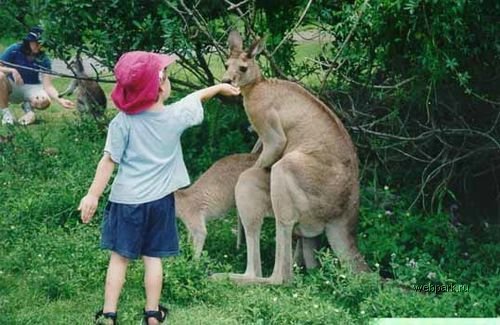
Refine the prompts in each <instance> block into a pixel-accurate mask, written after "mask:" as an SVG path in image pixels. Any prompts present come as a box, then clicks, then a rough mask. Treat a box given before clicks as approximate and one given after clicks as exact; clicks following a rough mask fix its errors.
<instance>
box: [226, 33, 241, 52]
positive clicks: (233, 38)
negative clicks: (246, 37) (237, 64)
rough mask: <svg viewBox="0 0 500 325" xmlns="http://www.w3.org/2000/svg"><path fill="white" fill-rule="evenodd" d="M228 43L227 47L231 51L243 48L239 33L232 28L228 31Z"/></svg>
mask: <svg viewBox="0 0 500 325" xmlns="http://www.w3.org/2000/svg"><path fill="white" fill-rule="evenodd" d="M227 42H228V44H229V49H230V50H231V52H233V51H241V50H242V48H243V40H242V39H241V35H240V33H238V31H236V30H233V31H231V33H229V38H228V40H227Z"/></svg>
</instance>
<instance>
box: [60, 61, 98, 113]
mask: <svg viewBox="0 0 500 325" xmlns="http://www.w3.org/2000/svg"><path fill="white" fill-rule="evenodd" d="M70 68H71V69H72V70H73V72H74V73H75V75H76V77H78V78H84V79H74V80H73V81H72V82H71V83H70V84H69V86H68V88H67V89H66V90H65V91H64V92H63V93H61V94H60V95H59V97H62V96H66V95H71V94H72V93H73V92H75V90H76V109H77V110H78V111H79V112H80V113H82V114H85V113H88V114H91V115H92V116H93V117H94V118H96V119H97V118H99V117H101V116H102V115H103V114H104V111H105V109H106V104H107V99H106V94H105V93H104V91H103V90H102V88H101V86H100V85H99V83H98V82H97V81H94V80H85V78H89V76H88V75H87V73H85V71H84V68H83V64H82V61H81V59H80V57H78V56H77V58H76V59H75V60H74V61H73V62H72V63H71V64H70Z"/></svg>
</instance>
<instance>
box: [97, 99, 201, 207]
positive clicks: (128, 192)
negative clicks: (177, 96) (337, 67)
mask: <svg viewBox="0 0 500 325" xmlns="http://www.w3.org/2000/svg"><path fill="white" fill-rule="evenodd" d="M202 121H203V107H202V105H201V101H200V99H199V96H198V95H196V94H191V95H189V96H186V97H185V98H183V99H182V100H180V101H178V102H176V103H174V104H172V105H167V106H165V107H164V109H163V110H162V111H159V112H150V111H145V112H142V113H139V114H133V115H128V114H125V113H123V112H120V113H118V114H117V115H116V116H115V118H114V119H113V120H112V121H111V123H110V125H109V128H108V135H107V138H106V145H105V147H104V152H107V153H109V154H110V156H111V159H112V160H113V161H114V162H115V163H117V164H119V166H118V172H117V174H116V176H115V179H114V181H113V185H112V187H111V194H110V196H109V201H111V202H115V203H125V204H141V203H146V202H151V201H155V200H157V199H160V198H162V197H164V196H166V195H167V194H170V193H172V192H174V191H175V190H177V189H179V188H181V187H185V186H188V185H189V184H190V179H189V175H188V172H187V169H186V166H185V164H184V159H183V156H182V148H181V135H182V132H183V131H184V130H185V129H187V128H188V127H190V126H193V125H196V124H200V123H201V122H202Z"/></svg>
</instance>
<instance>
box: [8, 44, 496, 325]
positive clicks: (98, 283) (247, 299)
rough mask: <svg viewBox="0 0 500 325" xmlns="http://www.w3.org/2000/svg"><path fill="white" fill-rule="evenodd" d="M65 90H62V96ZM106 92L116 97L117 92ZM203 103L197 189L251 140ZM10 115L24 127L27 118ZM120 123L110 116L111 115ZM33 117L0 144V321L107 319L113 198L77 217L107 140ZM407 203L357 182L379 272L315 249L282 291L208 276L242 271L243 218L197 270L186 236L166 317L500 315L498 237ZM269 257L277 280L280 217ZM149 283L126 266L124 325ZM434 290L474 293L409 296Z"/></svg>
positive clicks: (267, 243) (49, 115)
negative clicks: (316, 262) (83, 219)
mask: <svg viewBox="0 0 500 325" xmlns="http://www.w3.org/2000/svg"><path fill="white" fill-rule="evenodd" d="M310 50H311V49H304V51H310ZM67 83H68V81H67V80H65V79H55V85H56V88H58V89H59V90H62V89H64V88H65V87H66V85H67ZM103 87H104V89H105V92H106V93H107V94H109V93H110V91H111V87H112V85H109V84H105V85H103ZM110 106H111V105H110ZM206 106H207V108H206V112H207V113H206V118H205V121H204V123H203V124H202V125H201V126H198V127H194V128H192V129H190V130H189V131H187V132H186V134H185V135H184V136H183V147H184V157H185V160H186V163H187V165H188V168H189V170H190V174H191V175H192V176H193V178H196V176H197V175H199V174H200V173H201V172H202V171H203V170H205V169H206V168H208V166H210V164H211V163H213V162H214V161H215V160H216V159H218V158H220V157H222V156H224V155H227V154H229V153H233V152H242V151H248V150H249V149H250V147H251V145H252V144H253V141H254V140H255V138H254V136H253V135H251V134H248V133H247V131H246V127H247V123H246V120H245V116H244V113H243V112H242V110H241V109H237V108H236V107H233V106H225V105H221V104H220V103H219V102H217V101H216V100H212V101H210V102H208V103H207V104H206ZM14 112H15V113H16V115H18V116H19V114H20V108H19V107H18V106H15V107H14ZM114 114H116V110H114V109H108V112H107V116H108V118H111V117H112V116H114ZM37 116H38V121H37V123H36V124H34V125H31V126H29V127H21V126H14V127H0V132H1V134H6V133H9V134H13V135H14V138H13V140H12V142H10V143H6V144H0V184H1V186H2V187H1V189H2V190H1V195H0V256H1V259H0V324H90V323H91V319H92V315H93V313H94V312H95V311H96V310H98V309H100V308H101V304H102V295H103V283H104V276H105V270H106V267H107V259H108V253H107V252H104V251H101V250H100V249H99V224H100V221H101V217H102V208H103V205H104V203H105V199H103V200H101V202H100V210H99V211H100V212H99V213H98V214H97V216H96V218H95V220H94V221H93V222H92V223H91V224H90V225H83V224H81V223H80V222H79V215H78V212H77V211H76V207H77V205H78V202H79V200H80V198H81V197H82V196H83V195H84V194H85V192H86V190H87V188H88V186H89V184H90V182H91V180H92V177H93V174H94V172H95V167H96V164H97V162H98V160H99V158H100V156H101V152H102V148H103V146H104V139H105V134H104V133H102V132H101V131H99V130H98V128H97V127H96V125H95V124H94V122H93V121H92V120H91V119H88V118H80V117H79V116H78V115H76V114H75V112H73V111H69V110H65V109H63V108H61V107H60V106H58V105H57V104H54V105H52V107H51V108H49V109H48V110H46V111H42V112H39V113H38V114H37ZM200 139H202V140H200ZM49 148H51V149H52V150H47V149H49ZM389 185H390V184H389ZM403 193H404V192H403V189H391V188H390V187H387V188H382V187H377V186H374V185H372V184H369V183H365V184H363V192H362V208H361V215H360V226H359V230H358V237H359V247H360V250H361V252H362V253H363V254H364V255H365V257H366V260H367V262H368V264H369V266H370V268H371V269H372V270H373V271H374V272H373V273H371V274H364V275H352V274H350V273H348V271H347V270H345V269H343V268H342V267H341V266H340V265H339V264H338V262H336V259H335V256H334V255H333V254H332V252H331V251H329V250H328V249H326V248H323V249H322V250H321V251H319V252H318V257H319V259H320V261H321V265H322V267H321V268H319V269H317V270H312V271H309V272H305V271H304V270H302V269H300V268H298V267H297V268H295V277H294V281H293V282H292V283H291V284H289V285H286V286H278V287H269V286H258V285H250V286H237V285H234V284H232V283H230V282H227V281H221V282H214V281H211V280H209V278H208V276H209V275H210V274H211V273H214V272H242V271H243V270H244V268H245V263H246V252H245V249H244V248H243V249H241V250H240V251H237V250H236V248H235V241H236V239H235V236H234V235H233V233H232V228H234V227H235V212H234V211H233V212H231V213H230V214H229V215H228V216H226V218H224V219H221V220H217V221H213V222H211V223H209V226H208V231H209V236H208V238H207V244H206V253H204V255H203V256H202V258H201V260H200V261H193V260H192V258H191V251H190V245H189V243H188V240H187V236H186V232H185V229H184V228H183V227H182V225H180V233H181V247H182V252H183V253H182V255H181V256H180V257H177V258H174V259H168V260H165V261H164V269H165V276H164V289H163V294H162V302H164V303H165V304H167V305H168V306H169V307H170V308H171V316H170V318H169V321H170V323H171V324H353V323H367V322H368V321H369V319H371V318H374V317H498V316H500V300H499V298H498V288H499V287H500V274H499V272H500V270H499V267H498V257H499V256H500V245H499V238H498V230H500V229H499V227H498V226H495V225H493V226H489V227H475V228H474V227H467V226H462V227H459V228H457V229H455V228H453V227H451V226H450V225H449V222H448V217H447V216H446V215H445V214H436V215H421V214H419V213H418V212H415V211H408V210H407V207H408V206H409V204H408V203H407V201H409V199H406V195H405V194H403ZM262 257H263V263H264V273H265V274H269V273H270V272H271V270H272V267H273V262H274V225H273V221H272V220H266V222H265V224H264V230H263V233H262ZM381 276H384V277H387V278H388V279H389V281H381V279H380V278H381ZM142 277H143V267H142V265H141V263H132V264H131V267H130V269H129V272H128V275H127V282H126V284H125V288H124V291H123V294H122V297H121V300H120V310H119V313H120V315H119V319H120V323H121V324H137V323H138V322H139V321H140V312H141V310H142V308H143V303H144V293H143V287H142ZM429 283H430V284H433V285H435V286H437V285H452V284H464V285H468V286H469V288H470V289H469V291H468V292H444V293H439V294H436V293H424V292H417V291H415V290H412V289H411V288H412V286H413V285H424V284H429Z"/></svg>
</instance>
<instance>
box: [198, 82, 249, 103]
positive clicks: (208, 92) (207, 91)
mask: <svg viewBox="0 0 500 325" xmlns="http://www.w3.org/2000/svg"><path fill="white" fill-rule="evenodd" d="M195 94H197V95H198V96H199V97H200V100H202V101H205V100H208V99H210V98H212V97H214V96H215V95H217V94H221V95H223V96H236V95H239V94H240V88H237V87H234V86H231V85H230V84H226V83H222V84H217V85H214V86H211V87H207V88H204V89H200V90H198V91H197V92H195Z"/></svg>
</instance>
